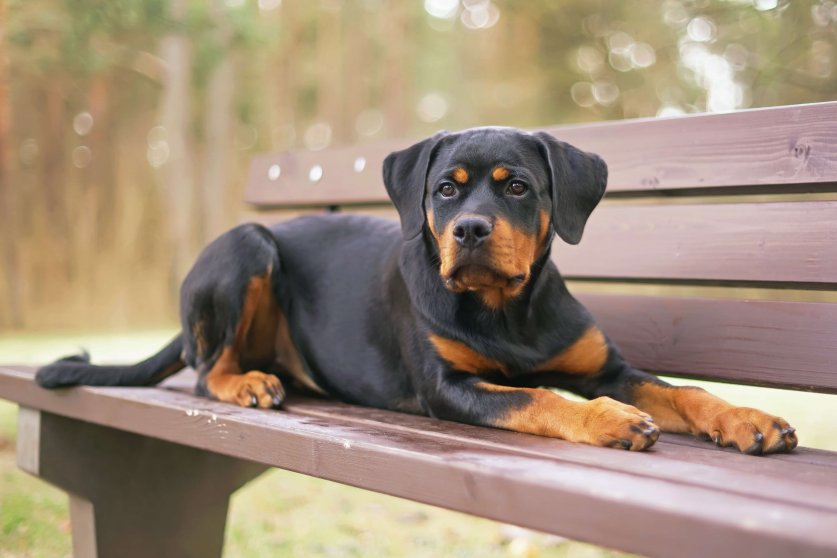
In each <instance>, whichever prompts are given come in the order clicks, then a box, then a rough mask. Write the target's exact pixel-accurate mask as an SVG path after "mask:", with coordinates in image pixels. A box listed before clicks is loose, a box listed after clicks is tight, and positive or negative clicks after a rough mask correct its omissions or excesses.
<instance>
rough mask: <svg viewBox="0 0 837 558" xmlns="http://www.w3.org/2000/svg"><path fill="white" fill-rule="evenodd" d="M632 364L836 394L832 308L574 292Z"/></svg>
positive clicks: (836, 311) (835, 309)
mask: <svg viewBox="0 0 837 558" xmlns="http://www.w3.org/2000/svg"><path fill="white" fill-rule="evenodd" d="M577 298H578V299H579V300H580V301H581V302H582V303H583V304H584V305H585V306H586V307H587V308H588V309H589V310H590V311H591V312H592V314H593V316H594V317H595V318H596V321H597V322H598V323H599V325H600V326H601V327H602V329H603V330H604V331H605V332H606V333H607V335H608V336H609V337H610V338H611V339H613V341H614V342H615V343H616V344H617V345H618V346H619V348H620V350H621V351H622V353H623V354H624V355H625V357H626V358H627V359H628V360H629V361H630V362H631V363H632V364H634V365H635V366H637V367H639V368H644V369H647V370H651V371H655V372H660V373H665V374H672V375H681V376H688V377H694V378H705V379H711V380H721V381H733V382H735V383H750V384H754V385H766V386H773V387H784V388H790V389H803V390H810V391H820V392H827V393H837V368H835V363H837V335H835V332H837V304H829V303H814V302H781V301H770V300H752V301H747V300H725V299H712V298H687V297H682V298H681V297H650V296H631V295H619V294H593V293H578V295H577Z"/></svg>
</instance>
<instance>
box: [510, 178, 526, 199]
mask: <svg viewBox="0 0 837 558" xmlns="http://www.w3.org/2000/svg"><path fill="white" fill-rule="evenodd" d="M527 190H529V187H528V186H526V185H525V184H524V183H522V182H518V181H517V180H515V181H514V182H512V183H511V184H509V187H508V188H506V193H508V194H511V195H512V196H522V195H523V194H525V193H526V192H527Z"/></svg>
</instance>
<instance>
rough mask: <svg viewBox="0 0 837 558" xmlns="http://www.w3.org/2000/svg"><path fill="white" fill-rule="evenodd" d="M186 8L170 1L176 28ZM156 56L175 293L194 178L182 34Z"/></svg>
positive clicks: (173, 35)
mask: <svg viewBox="0 0 837 558" xmlns="http://www.w3.org/2000/svg"><path fill="white" fill-rule="evenodd" d="M187 8H188V1H187V0H172V2H171V10H170V16H171V17H170V19H171V21H173V22H174V25H175V26H179V25H182V21H183V19H184V16H185V14H186V10H187ZM160 57H161V58H162V59H163V61H164V63H165V64H166V78H165V83H164V86H163V94H162V99H161V106H162V113H161V123H162V126H163V128H165V131H166V139H167V141H168V145H169V159H168V162H167V163H166V164H165V166H164V173H163V189H164V192H163V193H164V200H165V204H166V207H165V214H166V215H165V219H166V222H167V223H168V228H169V247H170V249H171V254H172V266H171V283H172V285H171V286H172V287H173V288H174V289H176V288H177V285H178V283H179V282H180V281H181V280H182V279H183V277H184V276H185V275H186V272H187V271H188V269H189V265H190V264H191V259H192V256H193V246H194V242H193V234H192V231H193V229H194V227H193V223H192V219H193V218H194V216H195V212H194V210H193V209H194V206H195V203H194V197H195V196H194V194H195V192H194V190H195V186H194V183H195V179H194V169H193V164H192V153H193V150H192V148H193V146H192V141H191V126H190V124H191V103H190V98H191V87H190V86H191V81H192V80H191V78H192V52H191V47H190V44H189V39H188V37H187V36H186V34H185V30H183V29H181V28H177V27H175V28H174V29H171V30H170V31H169V32H168V34H167V35H166V36H164V37H163V39H162V40H161V41H160Z"/></svg>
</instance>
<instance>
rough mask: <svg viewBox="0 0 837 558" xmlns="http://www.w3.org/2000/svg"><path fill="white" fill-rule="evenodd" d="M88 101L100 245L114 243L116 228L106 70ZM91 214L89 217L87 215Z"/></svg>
mask: <svg viewBox="0 0 837 558" xmlns="http://www.w3.org/2000/svg"><path fill="white" fill-rule="evenodd" d="M87 98H88V101H87V104H88V107H89V108H88V110H89V111H90V115H91V116H92V117H93V128H92V130H91V132H90V136H89V142H90V143H89V146H90V149H91V151H92V153H93V162H92V164H91V167H90V172H91V180H90V181H89V182H88V188H90V187H92V188H94V189H95V192H93V195H92V196H91V199H93V200H95V204H96V207H95V213H94V215H95V219H96V239H95V240H96V241H97V243H98V245H99V247H100V248H107V247H109V246H111V245H112V244H113V241H114V238H115V232H116V219H117V217H118V213H117V209H116V208H117V191H116V154H115V153H114V149H113V146H114V145H115V139H116V138H115V137H114V135H115V134H114V132H115V130H114V128H115V127H114V125H113V122H112V119H111V117H110V116H111V83H110V80H109V79H108V75H107V74H99V75H98V76H96V77H95V78H93V82H92V83H91V85H90V89H89V91H88V94H87ZM88 218H89V217H88Z"/></svg>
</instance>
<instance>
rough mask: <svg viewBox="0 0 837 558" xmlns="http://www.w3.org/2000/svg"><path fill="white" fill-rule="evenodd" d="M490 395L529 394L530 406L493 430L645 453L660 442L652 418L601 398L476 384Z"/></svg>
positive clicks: (508, 414) (501, 420) (513, 412)
mask: <svg viewBox="0 0 837 558" xmlns="http://www.w3.org/2000/svg"><path fill="white" fill-rule="evenodd" d="M477 388H478V389H482V390H484V391H487V392H517V393H526V394H527V395H528V396H529V397H530V398H531V400H530V402H529V403H528V404H526V405H524V406H522V407H519V408H517V409H509V410H508V411H506V413H505V414H504V415H503V416H502V417H501V418H499V419H497V420H496V421H494V423H493V426H495V427H497V428H504V429H506V430H514V431H515V432H525V433H528V434H537V435H540V436H550V437H552V438H561V439H563V440H569V441H571V442H581V443H585V444H592V445H595V446H607V447H617V448H623V449H630V450H643V449H647V448H649V447H651V445H653V444H654V442H656V441H657V438H658V437H659V434H660V431H659V429H658V428H657V427H656V426H654V424H653V423H651V422H649V420H648V419H649V418H650V417H649V416H648V415H647V414H645V413H643V412H642V411H640V410H639V409H637V408H636V407H632V406H631V405H625V404H623V403H619V402H617V401H614V400H613V399H610V398H609V397H599V398H598V399H594V400H592V401H570V400H567V399H564V398H563V397H561V396H560V395H558V394H556V393H554V392H552V391H549V390H547V389H537V388H534V389H533V388H514V387H508V386H498V385H494V384H489V383H486V382H480V383H479V384H477Z"/></svg>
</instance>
